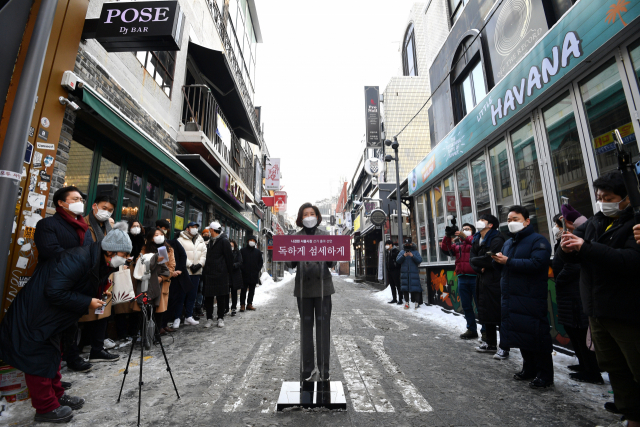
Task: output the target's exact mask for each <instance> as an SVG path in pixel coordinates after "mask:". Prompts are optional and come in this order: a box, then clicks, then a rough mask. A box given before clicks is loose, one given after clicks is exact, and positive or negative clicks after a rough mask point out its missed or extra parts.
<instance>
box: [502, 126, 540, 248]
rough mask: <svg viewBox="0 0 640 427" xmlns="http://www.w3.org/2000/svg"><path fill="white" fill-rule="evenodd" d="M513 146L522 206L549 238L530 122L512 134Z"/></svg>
mask: <svg viewBox="0 0 640 427" xmlns="http://www.w3.org/2000/svg"><path fill="white" fill-rule="evenodd" d="M511 144H512V145H513V156H514V158H515V163H516V173H517V181H518V190H519V191H520V200H521V202H520V204H521V205H522V206H524V207H526V208H527V210H528V211H529V217H530V218H531V224H533V228H534V229H535V231H536V232H537V233H540V234H542V235H543V236H549V225H548V223H547V209H546V206H545V202H544V195H543V192H542V181H541V180H540V167H539V166H538V153H537V152H536V146H535V142H534V138H533V125H532V124H531V122H530V121H528V122H526V123H524V124H523V125H521V126H520V127H518V128H516V129H515V130H514V131H513V132H511Z"/></svg>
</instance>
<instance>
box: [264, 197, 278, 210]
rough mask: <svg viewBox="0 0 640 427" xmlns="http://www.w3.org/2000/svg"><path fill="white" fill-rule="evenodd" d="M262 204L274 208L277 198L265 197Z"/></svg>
mask: <svg viewBox="0 0 640 427" xmlns="http://www.w3.org/2000/svg"><path fill="white" fill-rule="evenodd" d="M262 202H263V203H264V205H265V206H267V207H273V206H275V197H273V196H264V197H262Z"/></svg>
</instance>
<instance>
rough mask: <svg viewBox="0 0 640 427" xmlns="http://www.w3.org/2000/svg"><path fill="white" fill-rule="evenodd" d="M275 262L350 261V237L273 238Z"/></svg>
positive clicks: (300, 236) (290, 236) (288, 236)
mask: <svg viewBox="0 0 640 427" xmlns="http://www.w3.org/2000/svg"><path fill="white" fill-rule="evenodd" d="M273 260H274V261H278V262H282V261H328V262H332V261H350V260H351V237H350V236H322V235H319V236H304V235H297V234H296V235H287V236H273Z"/></svg>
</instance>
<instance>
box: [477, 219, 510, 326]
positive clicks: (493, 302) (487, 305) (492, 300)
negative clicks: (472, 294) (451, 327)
mask: <svg viewBox="0 0 640 427" xmlns="http://www.w3.org/2000/svg"><path fill="white" fill-rule="evenodd" d="M480 237H481V235H480V233H476V234H475V235H474V236H473V245H472V247H471V254H470V256H471V257H470V258H469V265H471V268H473V270H474V271H475V272H476V274H477V276H476V307H477V308H478V321H479V323H481V324H483V325H484V324H491V325H499V324H500V320H501V316H500V310H501V297H502V291H501V290H500V271H499V270H497V269H495V268H494V267H493V259H492V258H491V257H490V256H488V255H487V252H493V253H494V254H497V253H498V252H502V246H503V245H504V237H502V234H500V231H498V230H489V231H488V232H487V234H486V235H485V236H484V239H482V243H480ZM483 268H484V272H483V271H482V269H483Z"/></svg>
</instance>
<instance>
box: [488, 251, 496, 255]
mask: <svg viewBox="0 0 640 427" xmlns="http://www.w3.org/2000/svg"><path fill="white" fill-rule="evenodd" d="M486 255H487V256H494V255H495V254H494V253H493V252H491V251H488V252H486Z"/></svg>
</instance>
